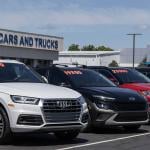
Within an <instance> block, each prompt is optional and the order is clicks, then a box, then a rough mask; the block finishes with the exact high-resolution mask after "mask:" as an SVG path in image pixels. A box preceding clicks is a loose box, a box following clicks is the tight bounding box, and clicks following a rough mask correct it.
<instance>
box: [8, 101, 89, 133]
mask: <svg viewBox="0 0 150 150" xmlns="http://www.w3.org/2000/svg"><path fill="white" fill-rule="evenodd" d="M8 113H9V115H8V116H9V120H10V127H11V130H12V132H54V131H59V130H60V131H64V130H74V129H77V130H80V129H82V128H84V127H85V126H86V125H87V121H86V120H85V117H86V115H88V109H87V108H86V106H82V111H81V113H80V117H79V119H78V120H77V121H60V122H52V123H51V122H46V120H45V116H44V113H43V111H42V104H41V103H39V105H29V104H17V103H14V107H10V108H9V112H8ZM37 117H38V118H37ZM33 120H34V121H36V122H34V123H33ZM38 121H40V123H38Z"/></svg>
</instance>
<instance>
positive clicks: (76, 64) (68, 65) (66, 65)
mask: <svg viewBox="0 0 150 150" xmlns="http://www.w3.org/2000/svg"><path fill="white" fill-rule="evenodd" d="M52 66H62V67H70V66H75V67H82V68H86V67H87V66H86V65H82V64H78V63H60V64H53V65H52Z"/></svg>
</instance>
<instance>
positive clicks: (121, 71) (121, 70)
mask: <svg viewBox="0 0 150 150" xmlns="http://www.w3.org/2000/svg"><path fill="white" fill-rule="evenodd" d="M112 71H113V73H128V70H124V69H119V70H112Z"/></svg>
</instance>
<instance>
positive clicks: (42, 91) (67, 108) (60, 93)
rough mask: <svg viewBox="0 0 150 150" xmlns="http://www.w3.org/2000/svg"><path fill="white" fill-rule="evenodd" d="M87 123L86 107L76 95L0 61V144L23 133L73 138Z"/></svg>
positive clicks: (10, 62) (18, 65)
mask: <svg viewBox="0 0 150 150" xmlns="http://www.w3.org/2000/svg"><path fill="white" fill-rule="evenodd" d="M87 120H88V109H87V105H86V103H85V101H84V98H83V97H82V96H81V95H80V94H79V93H77V92H75V91H73V90H71V89H68V88H63V87H58V86H54V85H49V84H46V83H44V80H43V79H42V77H40V76H39V75H38V74H37V73H35V72H34V71H32V70H31V69H29V68H28V67H27V66H25V65H24V64H23V63H20V62H18V61H15V60H0V143H4V142H7V141H8V139H9V138H10V137H11V135H13V133H23V132H47V133H49V132H54V133H55V135H56V136H57V137H58V138H62V139H73V138H75V137H76V136H77V135H78V134H79V132H80V130H81V128H83V127H85V126H86V125H87Z"/></svg>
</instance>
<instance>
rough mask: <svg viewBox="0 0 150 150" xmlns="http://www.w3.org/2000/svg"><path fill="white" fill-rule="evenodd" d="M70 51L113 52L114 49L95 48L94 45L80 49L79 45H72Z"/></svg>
mask: <svg viewBox="0 0 150 150" xmlns="http://www.w3.org/2000/svg"><path fill="white" fill-rule="evenodd" d="M68 51H113V49H112V48H109V47H106V46H103V45H102V46H97V47H95V46H94V45H92V44H89V45H85V46H83V47H82V48H81V49H80V48H79V45H78V44H71V45H70V46H69V48H68Z"/></svg>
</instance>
